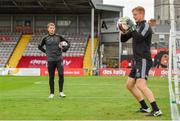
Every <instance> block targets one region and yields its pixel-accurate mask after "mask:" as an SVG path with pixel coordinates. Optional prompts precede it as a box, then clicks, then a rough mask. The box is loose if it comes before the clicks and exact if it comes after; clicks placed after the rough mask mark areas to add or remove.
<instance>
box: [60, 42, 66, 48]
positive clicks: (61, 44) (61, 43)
mask: <svg viewBox="0 0 180 121" xmlns="http://www.w3.org/2000/svg"><path fill="white" fill-rule="evenodd" d="M65 46H68V43H67V42H66V41H62V42H60V43H59V47H60V48H63V47H65Z"/></svg>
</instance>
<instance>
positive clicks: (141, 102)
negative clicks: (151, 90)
mask: <svg viewBox="0 0 180 121" xmlns="http://www.w3.org/2000/svg"><path fill="white" fill-rule="evenodd" d="M139 103H140V104H141V107H142V108H144V109H148V106H147V105H146V102H145V101H144V100H141V101H139Z"/></svg>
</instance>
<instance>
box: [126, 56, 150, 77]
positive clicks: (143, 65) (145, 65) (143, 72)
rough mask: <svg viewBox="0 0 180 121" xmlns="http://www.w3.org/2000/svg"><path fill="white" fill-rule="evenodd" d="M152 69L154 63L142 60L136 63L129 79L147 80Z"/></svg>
mask: <svg viewBox="0 0 180 121" xmlns="http://www.w3.org/2000/svg"><path fill="white" fill-rule="evenodd" d="M151 67H152V61H150V60H147V59H141V60H138V61H135V63H134V66H133V67H132V69H131V72H130V74H129V77H131V78H134V79H139V78H142V79H146V80H147V77H148V73H149V70H150V69H151Z"/></svg>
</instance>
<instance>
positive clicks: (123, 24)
mask: <svg viewBox="0 0 180 121" xmlns="http://www.w3.org/2000/svg"><path fill="white" fill-rule="evenodd" d="M128 19H129V18H128V17H121V18H120V19H119V20H118V22H117V27H118V29H119V31H121V32H123V33H127V32H128V31H129V25H128V24H127V20H128Z"/></svg>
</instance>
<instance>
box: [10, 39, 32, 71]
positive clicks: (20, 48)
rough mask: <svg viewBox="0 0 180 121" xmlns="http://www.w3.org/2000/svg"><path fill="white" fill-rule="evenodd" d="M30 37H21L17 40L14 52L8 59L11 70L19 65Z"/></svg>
mask: <svg viewBox="0 0 180 121" xmlns="http://www.w3.org/2000/svg"><path fill="white" fill-rule="evenodd" d="M31 37H32V35H22V37H21V39H20V40H19V42H18V44H17V46H16V48H15V49H14V52H13V53H12V55H11V57H10V59H9V62H8V64H9V66H10V67H12V68H16V66H17V65H18V63H19V60H20V59H21V57H22V54H23V52H24V51H25V49H26V46H27V45H28V43H29V41H30V39H31Z"/></svg>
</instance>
